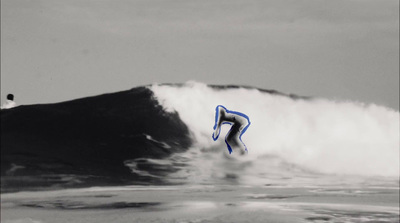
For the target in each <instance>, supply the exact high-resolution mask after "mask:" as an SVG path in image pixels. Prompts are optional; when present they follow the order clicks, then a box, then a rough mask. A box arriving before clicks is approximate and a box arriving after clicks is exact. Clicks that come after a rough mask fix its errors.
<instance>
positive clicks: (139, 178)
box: [0, 87, 192, 192]
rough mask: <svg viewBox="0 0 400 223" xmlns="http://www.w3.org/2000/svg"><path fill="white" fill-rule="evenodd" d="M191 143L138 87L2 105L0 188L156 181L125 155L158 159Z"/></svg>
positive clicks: (142, 164)
mask: <svg viewBox="0 0 400 223" xmlns="http://www.w3.org/2000/svg"><path fill="white" fill-rule="evenodd" d="M191 141H192V139H191V138H190V135H189V131H188V128H187V126H186V125H185V124H184V123H183V122H182V121H181V120H180V119H179V116H178V115H177V114H175V113H166V112H164V111H163V108H162V107H161V106H160V105H159V104H158V103H157V101H156V100H154V99H153V93H152V92H151V91H150V90H149V89H148V88H145V87H138V88H134V89H131V90H128V91H122V92H117V93H111V94H104V95H99V96H94V97H89V98H82V99H77V100H73V101H67V102H62V103H56V104H43V105H23V106H18V107H15V108H11V109H5V110H1V142H0V143H1V191H2V192H3V191H14V190H25V189H38V188H42V187H52V188H58V187H85V186H101V185H103V186H104V185H126V184H128V185H130V184H137V183H140V184H157V183H163V182H162V179H159V178H151V177H149V176H143V174H142V172H143V171H136V172H135V171H134V169H132V168H131V169H129V167H130V166H132V165H133V164H132V163H131V162H130V160H140V159H141V158H147V159H150V158H153V159H163V158H165V157H169V156H170V155H171V154H173V153H177V152H182V151H185V150H187V148H189V147H190V145H191ZM136 166H137V167H139V168H145V169H146V170H149V169H151V170H152V171H153V172H156V173H157V174H158V175H162V174H164V173H165V172H166V170H160V169H154V168H153V166H154V165H153V166H152V165H151V164H148V163H146V162H142V161H141V162H140V163H139V164H137V165H136ZM136 166H135V167H136ZM132 167H133V166H132Z"/></svg>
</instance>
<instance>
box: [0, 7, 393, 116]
mask: <svg viewBox="0 0 400 223" xmlns="http://www.w3.org/2000/svg"><path fill="white" fill-rule="evenodd" d="M187 80H197V81H201V82H205V83H213V84H244V85H252V86H256V87H261V88H267V89H276V90H279V91H282V92H286V93H295V94H299V95H305V96H319V97H327V98H337V99H350V100H356V101H361V102H367V103H369V102H372V103H376V104H380V105H385V106H389V107H392V108H395V109H397V110H398V109H399V1H397V0H374V1H371V0H335V1H332V0H292V1H282V0H276V1H255V0H225V1H218V0H215V1H212V0H205V1H190V0H186V1H183V0H150V1H149V0H139V1H137V0H135V1H123V0H80V1H71V0H68V1H65V0H62V1H60V0H43V1H40V0H1V97H2V98H1V101H2V102H3V101H4V99H5V95H6V94H7V93H10V92H11V93H14V94H15V95H16V101H17V102H18V103H19V104H35V103H49V102H58V101H64V100H70V99H74V98H79V97H85V96H89V95H96V94H102V93H106V92H114V91H120V90H126V89H129V88H132V87H135V86H139V85H144V84H150V83H153V82H157V83H163V82H169V83H171V82H185V81H187Z"/></svg>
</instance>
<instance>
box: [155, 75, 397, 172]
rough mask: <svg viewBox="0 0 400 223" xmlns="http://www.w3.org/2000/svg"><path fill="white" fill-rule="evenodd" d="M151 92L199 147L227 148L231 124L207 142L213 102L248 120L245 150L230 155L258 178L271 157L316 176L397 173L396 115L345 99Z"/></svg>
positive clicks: (171, 89) (194, 86) (195, 87)
mask: <svg viewBox="0 0 400 223" xmlns="http://www.w3.org/2000/svg"><path fill="white" fill-rule="evenodd" d="M149 88H150V89H151V90H152V91H153V92H154V95H155V97H156V98H157V99H158V101H159V103H160V104H161V105H162V106H163V108H164V109H165V110H166V111H168V112H173V111H177V112H178V113H179V116H180V118H181V119H182V120H183V121H184V122H185V123H186V125H187V126H188V127H189V128H190V130H191V131H192V134H193V137H194V138H195V139H196V141H197V144H196V146H195V148H197V149H198V150H200V149H204V150H207V149H220V150H226V147H225V145H224V137H223V136H224V134H226V132H227V130H229V126H225V128H223V131H222V132H221V136H222V137H220V139H219V140H218V141H217V142H214V141H213V140H212V137H211V134H212V132H213V126H214V120H215V119H214V115H215V114H214V112H215V107H216V106H217V105H224V106H225V107H227V108H228V109H230V110H234V111H239V112H242V113H244V114H246V115H248V116H249V118H250V120H251V126H250V127H249V128H248V130H247V132H246V133H245V134H244V135H243V136H242V140H243V141H244V143H245V144H246V145H247V147H248V149H249V152H248V154H247V155H246V156H245V157H239V156H238V153H236V154H235V151H234V153H233V154H232V157H235V156H236V157H237V158H238V159H241V160H247V161H249V162H252V163H253V165H252V166H253V168H252V169H251V170H249V171H252V172H253V173H254V172H258V173H260V174H261V173H262V172H263V168H264V164H263V157H265V156H271V155H272V156H277V157H280V158H282V159H283V160H284V161H286V162H289V163H292V164H294V165H298V166H300V167H302V168H306V169H309V170H311V171H316V172H321V173H333V174H356V175H367V176H371V175H378V176H395V177H398V176H399V145H400V142H399V134H400V130H399V120H400V118H399V117H400V116H399V112H398V111H394V110H391V109H389V108H386V107H383V106H378V105H374V104H368V105H365V104H361V103H355V102H350V101H344V102H343V101H342V102H340V101H329V100H324V99H312V100H302V99H298V100H293V99H291V98H289V97H285V96H279V95H271V94H268V93H265V92H260V91H259V90H257V89H244V88H238V89H225V90H217V89H212V88H210V87H208V86H207V85H205V84H202V83H196V82H189V83H187V84H185V85H184V86H180V87H178V86H169V85H152V86H151V87H149ZM211 155H213V154H211ZM214 155H215V156H218V154H214ZM203 161H204V162H205V160H203ZM203 161H199V162H203ZM206 163H207V162H206ZM208 164H209V165H212V164H210V163H208ZM204 167H205V168H211V167H206V166H205V165H204Z"/></svg>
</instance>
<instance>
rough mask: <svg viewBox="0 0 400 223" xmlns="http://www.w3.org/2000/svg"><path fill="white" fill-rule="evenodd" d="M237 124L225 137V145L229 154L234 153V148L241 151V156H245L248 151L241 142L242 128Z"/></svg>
mask: <svg viewBox="0 0 400 223" xmlns="http://www.w3.org/2000/svg"><path fill="white" fill-rule="evenodd" d="M240 127H241V126H238V125H237V124H235V125H233V126H232V128H231V129H230V130H229V132H228V134H226V137H225V143H226V145H227V147H228V150H229V153H232V148H235V149H239V152H240V154H244V153H245V152H246V151H247V149H246V146H245V145H244V144H243V142H242V141H241V140H240V133H241V131H240V129H241V128H240Z"/></svg>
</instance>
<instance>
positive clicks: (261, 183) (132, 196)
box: [1, 82, 400, 223]
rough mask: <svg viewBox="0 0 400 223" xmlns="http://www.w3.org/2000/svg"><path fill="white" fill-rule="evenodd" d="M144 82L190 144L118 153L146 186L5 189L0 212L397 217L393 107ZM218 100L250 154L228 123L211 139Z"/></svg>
mask: <svg viewBox="0 0 400 223" xmlns="http://www.w3.org/2000/svg"><path fill="white" fill-rule="evenodd" d="M147 88H148V89H150V90H151V91H152V92H153V99H154V100H156V101H157V102H158V103H159V104H160V105H161V106H162V109H163V110H164V111H165V112H166V113H171V114H177V115H178V116H179V118H180V119H181V120H182V121H183V122H184V123H185V124H186V125H187V127H188V129H189V131H190V136H191V138H192V139H193V142H194V143H192V145H191V147H190V148H187V150H183V151H178V152H174V153H172V154H171V155H169V156H167V157H163V158H155V157H146V156H142V157H139V158H134V159H126V160H124V162H123V164H124V165H125V167H126V168H129V170H130V171H131V173H132V174H134V175H136V176H139V177H141V179H143V182H142V183H141V184H142V185H146V186H138V185H134V183H132V186H114V187H98V186H95V185H93V186H88V187H85V188H79V189H66V188H62V186H61V187H59V186H56V185H55V186H54V187H51V188H41V189H39V190H37V191H20V192H12V193H2V194H1V222H5V223H27V222H29V223H49V222H62V223H64V222H115V223H122V222H181V223H184V222H185V223H189V222H192V223H195V222H203V223H204V222H273V223H274V222H332V223H333V222H335V223H336V222H369V223H371V222H399V213H400V210H399V168H400V166H399V165H400V161H399V159H400V156H399V155H400V154H399V147H400V141H399V140H400V139H399V135H400V129H399V128H400V127H399V122H400V115H399V112H398V111H394V110H392V109H389V108H386V107H383V106H379V105H374V104H362V103H359V102H350V101H332V100H327V99H321V98H302V97H295V96H288V95H284V94H279V93H273V94H271V92H269V93H268V92H265V91H262V90H259V89H254V88H245V87H224V88H221V87H215V86H207V85H205V84H202V83H197V82H188V83H186V84H184V85H158V84H154V85H151V86H148V87H147ZM217 105H223V106H225V107H227V108H228V109H230V110H234V111H239V112H242V113H244V114H246V115H248V116H249V118H250V120H251V125H250V127H249V128H248V130H247V131H246V133H245V134H244V135H243V136H242V140H243V142H244V143H245V144H246V146H247V148H248V153H247V154H245V155H240V153H239V152H238V151H235V150H234V151H233V153H232V154H229V152H228V150H227V147H226V145H225V142H224V136H225V134H226V133H227V132H228V131H229V127H230V126H228V125H225V126H223V128H222V131H221V136H220V139H219V140H217V141H213V140H212V137H211V136H212V133H213V126H214V120H215V119H214V116H215V114H214V112H215V107H216V106H217ZM140 137H141V139H143V140H147V142H149V143H152V145H157V146H158V147H159V148H160V149H162V150H171V149H174V146H175V145H176V144H174V142H173V140H168V141H167V140H166V139H165V137H164V139H163V138H162V137H161V136H156V135H155V134H153V135H152V134H150V133H148V132H143V133H142V135H141V136H140ZM138 138H139V137H138ZM69 177H70V178H71V179H73V178H74V176H73V175H69ZM152 182H158V183H157V184H153V183H152ZM160 182H162V183H160ZM28 184H29V182H28Z"/></svg>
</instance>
